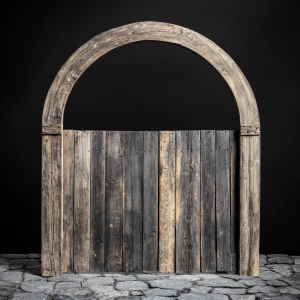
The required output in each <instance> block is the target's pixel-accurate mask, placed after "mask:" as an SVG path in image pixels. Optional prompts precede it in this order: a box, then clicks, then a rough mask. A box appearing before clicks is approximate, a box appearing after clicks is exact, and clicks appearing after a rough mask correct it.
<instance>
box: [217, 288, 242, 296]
mask: <svg viewBox="0 0 300 300" xmlns="http://www.w3.org/2000/svg"><path fill="white" fill-rule="evenodd" d="M212 293H213V294H226V295H244V294H246V289H231V288H215V289H213V291H212Z"/></svg>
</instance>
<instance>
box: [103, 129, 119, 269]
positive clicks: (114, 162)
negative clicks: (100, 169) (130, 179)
mask: <svg viewBox="0 0 300 300" xmlns="http://www.w3.org/2000/svg"><path fill="white" fill-rule="evenodd" d="M122 134H123V133H120V132H119V131H108V132H107V138H106V171H105V175H106V176H105V216H106V224H105V225H106V226H105V227H106V228H105V271H108V272H117V271H122V227H123V218H122V214H123V166H122V163H123V149H122V136H121V135H122Z"/></svg>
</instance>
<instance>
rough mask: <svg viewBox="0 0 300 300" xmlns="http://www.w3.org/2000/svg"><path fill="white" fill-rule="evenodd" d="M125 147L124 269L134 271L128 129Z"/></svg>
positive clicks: (129, 133)
mask: <svg viewBox="0 0 300 300" xmlns="http://www.w3.org/2000/svg"><path fill="white" fill-rule="evenodd" d="M122 134H123V135H124V141H123V147H124V148H123V149H124V157H123V166H124V169H123V270H124V271H125V272H132V271H133V266H132V258H133V227H132V222H133V205H132V156H133V153H132V140H133V136H134V132H133V131H126V132H123V133H122Z"/></svg>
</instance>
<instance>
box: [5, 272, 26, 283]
mask: <svg viewBox="0 0 300 300" xmlns="http://www.w3.org/2000/svg"><path fill="white" fill-rule="evenodd" d="M22 277H23V272H20V271H6V272H1V273H0V280H2V281H7V282H13V283H21V281H22Z"/></svg>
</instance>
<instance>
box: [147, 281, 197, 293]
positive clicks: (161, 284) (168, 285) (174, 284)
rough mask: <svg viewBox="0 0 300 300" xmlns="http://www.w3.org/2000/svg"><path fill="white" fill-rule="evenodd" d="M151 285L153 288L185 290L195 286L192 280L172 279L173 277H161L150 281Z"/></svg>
mask: <svg viewBox="0 0 300 300" xmlns="http://www.w3.org/2000/svg"><path fill="white" fill-rule="evenodd" d="M149 285H150V286H151V287H153V288H161V289H170V290H179V291H185V290H187V289H189V288H191V287H192V286H193V284H192V283H191V282H190V281H187V280H172V279H161V280H153V281H149Z"/></svg>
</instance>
